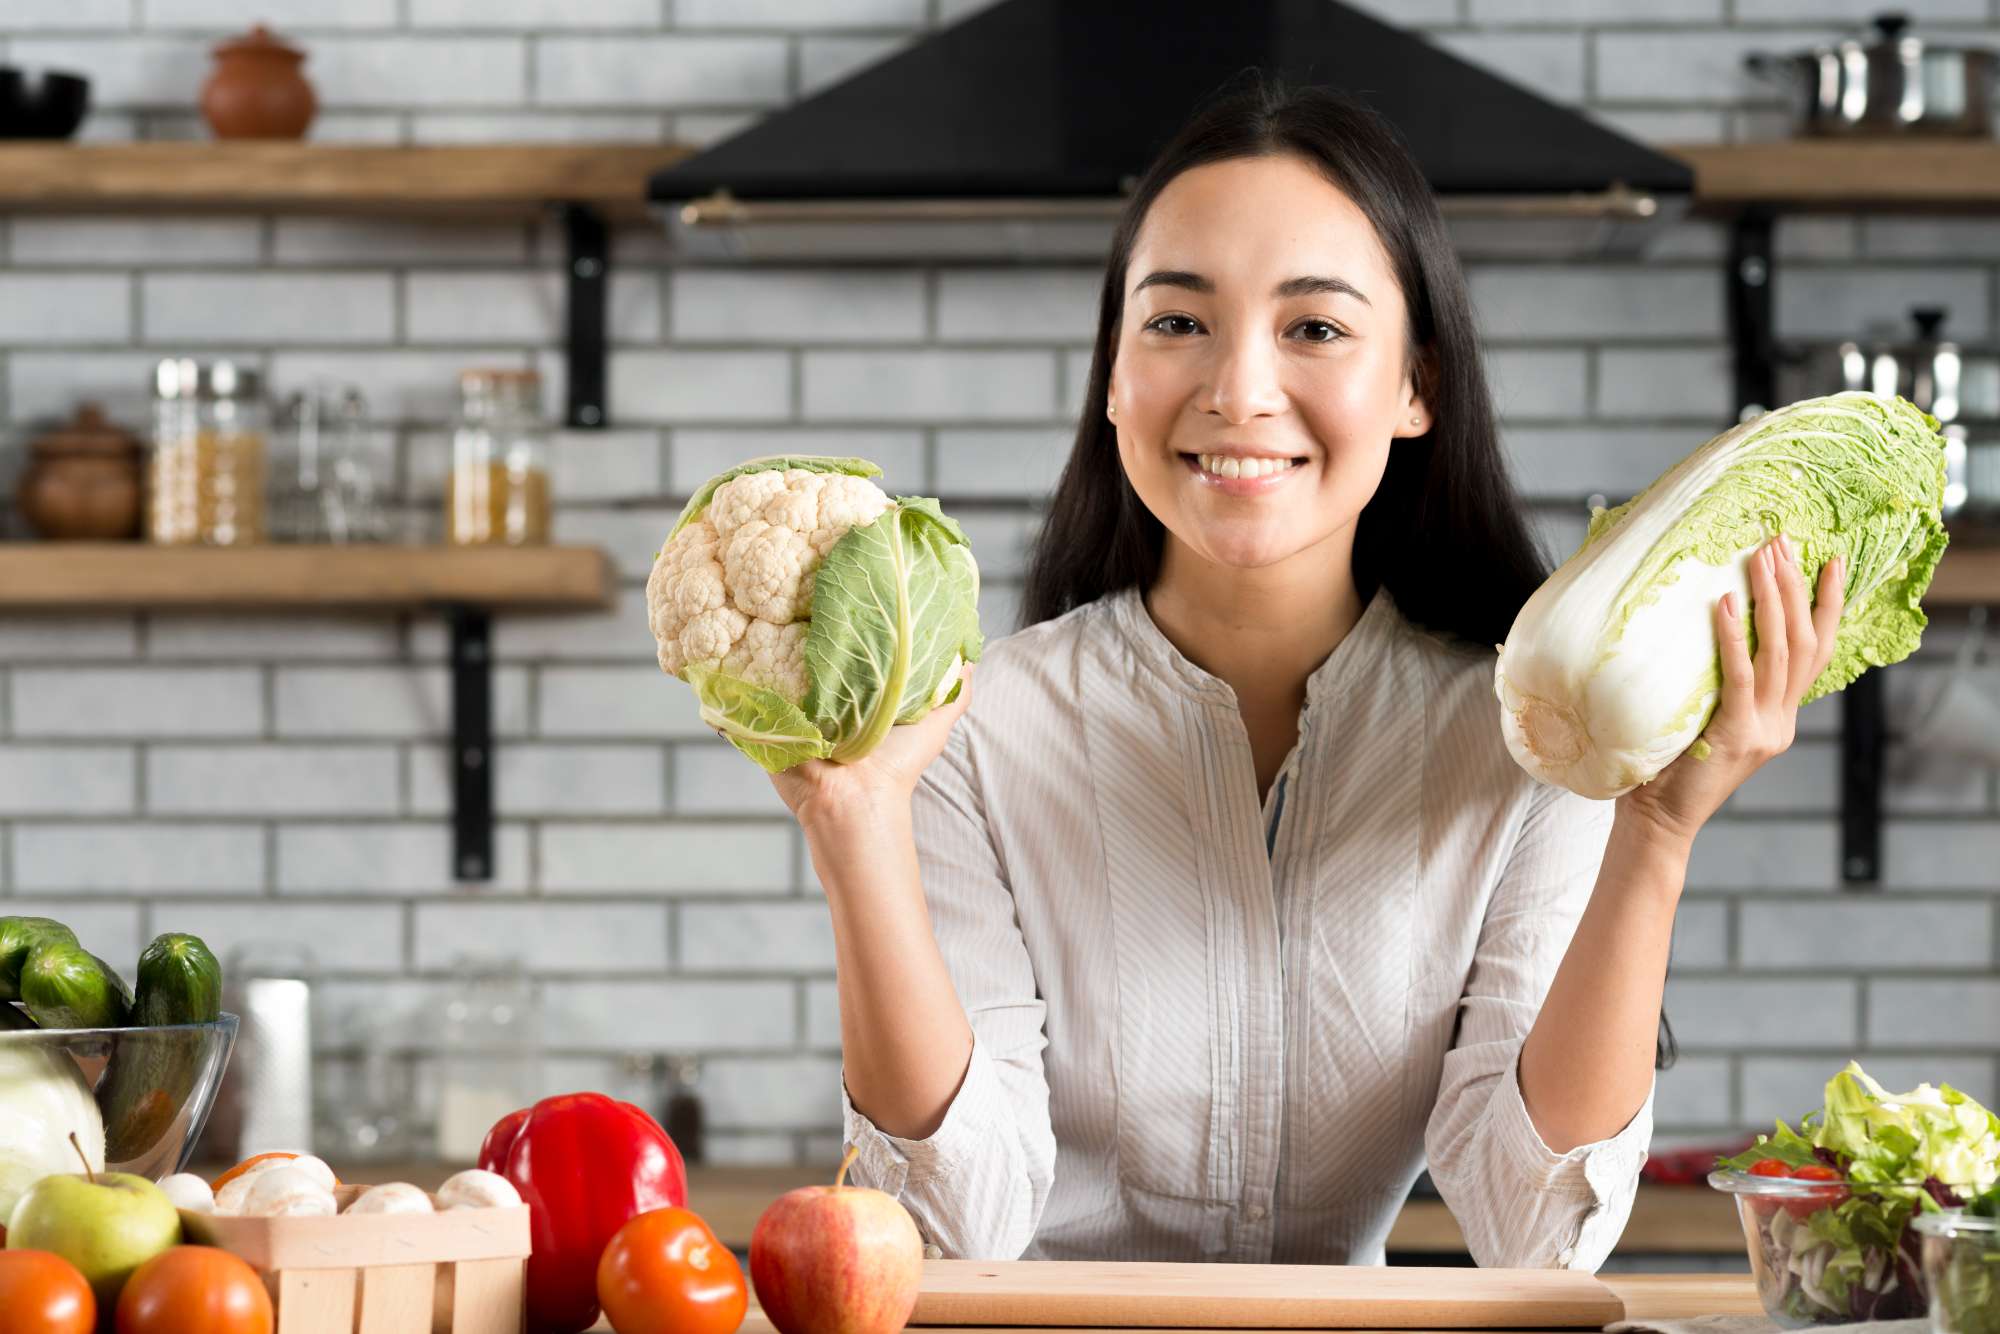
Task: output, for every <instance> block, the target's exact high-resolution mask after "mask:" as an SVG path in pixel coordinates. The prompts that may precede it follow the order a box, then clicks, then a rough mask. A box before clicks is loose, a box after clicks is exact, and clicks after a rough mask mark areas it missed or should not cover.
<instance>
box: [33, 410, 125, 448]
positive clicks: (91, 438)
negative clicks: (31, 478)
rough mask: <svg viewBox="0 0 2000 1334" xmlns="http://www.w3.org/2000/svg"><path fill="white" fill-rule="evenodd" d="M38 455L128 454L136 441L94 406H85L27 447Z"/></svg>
mask: <svg viewBox="0 0 2000 1334" xmlns="http://www.w3.org/2000/svg"><path fill="white" fill-rule="evenodd" d="M29 448H30V449H31V450H33V451H34V452H35V453H37V454H129V453H132V452H133V451H135V450H137V449H138V448H139V442H138V440H137V439H136V438H135V437H134V436H133V435H132V434H131V433H130V432H128V431H126V430H124V429H123V428H121V427H119V426H118V425H116V424H115V423H113V422H112V421H111V420H110V419H109V418H107V417H106V416H105V415H104V409H103V408H101V407H99V406H98V405H97V404H95V403H85V404H82V405H81V406H79V407H78V408H77V410H76V415H75V416H74V417H72V418H70V419H69V421H67V422H65V423H64V424H63V425H61V426H58V427H56V428H55V429H54V430H52V431H50V432H49V433H48V434H46V435H43V436H40V437H38V438H37V439H36V440H35V442H34V443H33V444H32V445H30V446H29Z"/></svg>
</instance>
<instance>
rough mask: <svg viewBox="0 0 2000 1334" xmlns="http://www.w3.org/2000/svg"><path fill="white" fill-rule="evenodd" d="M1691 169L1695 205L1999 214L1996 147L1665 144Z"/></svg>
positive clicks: (1952, 143)
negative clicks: (1991, 210) (1996, 210)
mask: <svg viewBox="0 0 2000 1334" xmlns="http://www.w3.org/2000/svg"><path fill="white" fill-rule="evenodd" d="M1664 151H1665V152H1667V153H1670V154H1672V155H1673V156H1674V157H1677V158H1679V159H1681V160H1682V161H1683V162H1686V163H1687V164H1688V165H1689V166H1691V167H1693V168H1694V171H1695V207H1696V209H1697V210H1700V211H1703V212H1710V213H1729V212H1735V211H1737V210H1740V209H1745V208H1772V209H1781V210H1788V211H1796V210H1825V211H1835V210H1838V211H1886V210H1907V211H1912V212H1974V211H1978V210H1981V209H2000V142H1995V141H1993V140H1990V139H1909V140H1887V141H1885V140H1880V139H1867V140H1847V139H1797V140H1781V141H1778V142H1776V143H1761V144H1671V145H1668V146H1667V147H1666V148H1665V150H1664Z"/></svg>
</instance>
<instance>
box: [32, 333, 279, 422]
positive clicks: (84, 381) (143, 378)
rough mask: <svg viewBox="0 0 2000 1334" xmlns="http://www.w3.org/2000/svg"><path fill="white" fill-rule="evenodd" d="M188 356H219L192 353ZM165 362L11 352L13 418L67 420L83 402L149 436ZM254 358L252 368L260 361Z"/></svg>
mask: <svg viewBox="0 0 2000 1334" xmlns="http://www.w3.org/2000/svg"><path fill="white" fill-rule="evenodd" d="M177 352H179V350H178V349H177ZM184 355H187V356H191V357H203V358H206V357H208V356H210V355H213V354H212V353H208V352H202V351H199V350H195V349H187V350H186V351H185V353H184ZM159 360H160V356H159V354H158V353H157V352H84V351H76V352H21V351H17V352H10V353H8V354H7V409H8V412H9V415H10V416H12V417H13V419H14V420H15V421H17V422H24V423H25V422H30V421H34V420H36V419H39V418H43V417H59V418H67V417H68V416H69V415H70V414H71V413H73V412H75V411H76V405H77V404H78V403H79V402H82V401H89V402H92V403H96V404H99V405H100V406H102V407H103V409H104V412H105V415H106V416H107V417H109V418H110V419H111V420H112V421H114V422H116V423H118V424H119V425H121V426H123V427H125V428H126V429H127V430H134V431H140V432H143V431H145V430H146V429H148V425H149V424H150V423H151V421H152V412H153V370H154V367H156V366H157V365H158V364H159ZM248 360H249V362H250V363H251V364H252V365H256V364H258V361H259V359H258V358H254V357H252V358H249V359H248Z"/></svg>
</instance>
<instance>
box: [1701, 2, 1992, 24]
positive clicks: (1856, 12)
mask: <svg viewBox="0 0 2000 1334" xmlns="http://www.w3.org/2000/svg"><path fill="white" fill-rule="evenodd" d="M1906 8H1907V9H1910V10H1914V11H1915V12H1916V14H1917V16H1918V20H1919V22H1922V23H1926V24H1930V23H1953V22H1963V23H1977V22H1979V21H1981V20H1983V19H1985V18H1986V17H1987V13H1986V3H1985V0H1922V3H1920V4H1916V5H1911V6H1907V7H1906ZM1881 12H1882V10H1881V6H1879V5H1877V4H1874V3H1873V2H1872V0H1736V21H1737V22H1739V23H1793V22H1796V23H1820V24H1831V23H1848V24H1856V25H1859V24H1861V23H1863V22H1865V21H1866V20H1868V19H1872V18H1874V17H1875V15H1877V14H1879V13H1881Z"/></svg>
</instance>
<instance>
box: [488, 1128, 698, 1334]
mask: <svg viewBox="0 0 2000 1334" xmlns="http://www.w3.org/2000/svg"><path fill="white" fill-rule="evenodd" d="M479 1165H480V1166H481V1167H483V1168H485V1169H486V1170H487V1171H489V1172H498V1173H499V1174H500V1175H501V1176H504V1177H506V1178H507V1180H509V1181H511V1182H513V1183H514V1188H515V1189H516V1190H518V1191H520V1192H521V1198H522V1200H524V1201H525V1202H526V1203H527V1206H528V1210H529V1215H530V1219H529V1230H530V1233H531V1235H532V1237H533V1241H534V1247H535V1249H534V1253H533V1254H532V1255H530V1256H529V1257H528V1328H529V1329H530V1330H531V1331H534V1332H535V1334H576V1332H577V1331H579V1330H584V1329H588V1328H590V1326H591V1325H593V1324H595V1323H596V1321H597V1314H598V1310H597V1262H598V1259H599V1257H600V1256H602V1255H603V1253H604V1247H605V1245H606V1243H608V1242H609V1241H610V1240H611V1238H612V1236H613V1234H615V1233H616V1232H617V1231H618V1229H619V1228H621V1227H623V1226H625V1223H626V1221H627V1220H629V1219H631V1218H634V1217H636V1216H637V1215H639V1214H643V1213H645V1212H647V1211H648V1210H651V1209H666V1208H675V1209H678V1208H680V1207H682V1206H683V1205H685V1204H686V1203H687V1168H686V1167H685V1166H684V1165H683V1164H682V1162H681V1154H680V1150H679V1149H677V1148H675V1147H674V1142H673V1140H671V1139H669V1138H668V1137H667V1132H666V1131H664V1130H662V1129H661V1128H660V1123H659V1122H657V1121H655V1120H654V1119H653V1118H652V1117H650V1116H648V1115H646V1113H644V1112H643V1111H641V1110H639V1109H638V1108H637V1107H634V1106H633V1105H632V1104H631V1103H629V1102H617V1101H615V1100H613V1099H611V1098H607V1097H605V1096H604V1095H603V1094H602V1093H565V1094H562V1095H560V1096H558V1097H554V1098H544V1099H542V1100H541V1101H540V1102H538V1103H536V1104H535V1105H534V1106H533V1107H524V1108H522V1109H521V1110H520V1111H518V1112H510V1113H508V1114H507V1115H506V1116H503V1117H501V1118H500V1120H499V1121H498V1122H496V1123H495V1124H494V1126H493V1129H491V1130H489V1131H487V1132H486V1142H485V1143H483V1144H481V1145H480V1146H479Z"/></svg>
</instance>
